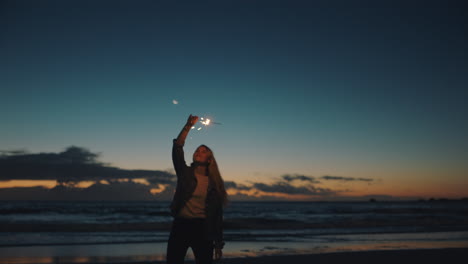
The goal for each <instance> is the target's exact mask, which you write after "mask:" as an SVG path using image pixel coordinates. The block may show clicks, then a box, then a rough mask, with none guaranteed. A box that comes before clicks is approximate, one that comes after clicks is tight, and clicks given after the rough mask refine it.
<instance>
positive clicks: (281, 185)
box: [252, 182, 336, 196]
mask: <svg viewBox="0 0 468 264" xmlns="http://www.w3.org/2000/svg"><path fill="white" fill-rule="evenodd" d="M252 187H253V188H255V189H257V190H260V191H263V192H267V193H282V194H305V195H313V196H317V195H319V196H330V195H333V194H336V192H335V191H332V190H331V189H327V188H318V187H315V186H313V185H307V186H299V187H298V186H293V185H291V184H289V183H287V182H276V183H273V184H265V183H254V184H253V186H252Z"/></svg>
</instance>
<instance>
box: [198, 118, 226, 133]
mask: <svg viewBox="0 0 468 264" xmlns="http://www.w3.org/2000/svg"><path fill="white" fill-rule="evenodd" d="M198 122H200V124H201V125H203V126H205V127H206V126H209V125H211V124H216V125H221V123H218V122H213V121H211V119H209V118H206V117H200V119H199V121H198ZM203 126H200V127H198V128H197V131H200V130H201V129H202V128H203ZM194 128H195V126H192V128H191V129H194Z"/></svg>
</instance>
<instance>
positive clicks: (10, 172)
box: [0, 146, 175, 184]
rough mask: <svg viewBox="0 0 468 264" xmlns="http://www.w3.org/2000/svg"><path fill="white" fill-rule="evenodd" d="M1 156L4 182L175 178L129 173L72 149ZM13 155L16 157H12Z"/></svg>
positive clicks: (166, 174) (164, 173) (145, 172)
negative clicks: (58, 151)
mask: <svg viewBox="0 0 468 264" xmlns="http://www.w3.org/2000/svg"><path fill="white" fill-rule="evenodd" d="M2 153H6V154H2V155H1V156H0V181H2V180H3V181H5V180H57V182H58V183H60V184H62V183H73V182H80V181H96V182H98V181H100V180H107V181H113V180H117V179H140V178H145V179H147V180H148V182H150V183H152V184H157V183H161V184H169V183H172V182H173V181H174V180H175V176H174V175H173V174H171V173H169V172H167V171H158V170H126V169H121V168H118V167H113V166H110V165H109V164H105V163H102V162H99V161H98V160H97V158H98V157H99V156H100V154H99V153H92V152H90V151H89V150H87V149H85V148H82V147H76V146H70V147H68V148H66V149H65V151H63V152H60V153H37V154H30V153H26V152H24V151H21V152H11V151H9V152H5V151H3V152H2ZM12 153H13V154H12Z"/></svg>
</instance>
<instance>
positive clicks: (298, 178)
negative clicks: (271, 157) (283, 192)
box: [281, 174, 320, 183]
mask: <svg viewBox="0 0 468 264" xmlns="http://www.w3.org/2000/svg"><path fill="white" fill-rule="evenodd" d="M281 178H283V180H285V181H287V182H292V181H305V182H312V183H320V181H317V180H316V179H315V178H314V177H311V176H305V175H299V174H285V175H283V176H281Z"/></svg>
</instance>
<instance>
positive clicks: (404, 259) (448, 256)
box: [187, 245, 468, 264]
mask: <svg viewBox="0 0 468 264" xmlns="http://www.w3.org/2000/svg"><path fill="white" fill-rule="evenodd" d="M467 256H468V245H467V248H456V249H418V250H382V251H359V252H341V253H323V254H313V255H290V256H265V257H257V258H243V259H242V258H237V259H226V260H223V261H221V262H219V263H224V264H266V263H268V264H285V263H294V264H310V263H327V264H334V263H336V264H343V263H378V264H387V263H388V264H396V263H398V264H406V263H408V264H410V263H411V264H415V263H422V264H432V263H434V264H435V263H438V264H440V263H458V262H460V261H463V259H466V257H467ZM187 263H193V262H187Z"/></svg>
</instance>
